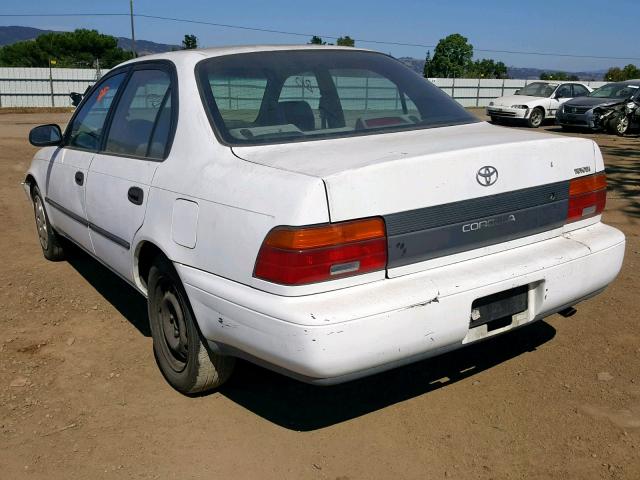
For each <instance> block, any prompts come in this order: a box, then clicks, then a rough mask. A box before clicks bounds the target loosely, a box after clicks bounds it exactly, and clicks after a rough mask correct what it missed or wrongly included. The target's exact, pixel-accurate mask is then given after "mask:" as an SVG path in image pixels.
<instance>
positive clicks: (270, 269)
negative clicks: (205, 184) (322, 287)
mask: <svg viewBox="0 0 640 480" xmlns="http://www.w3.org/2000/svg"><path fill="white" fill-rule="evenodd" d="M386 265H387V237H386V231H385V226H384V221H383V220H382V219H381V218H367V219H364V220H355V221H349V222H341V223H333V224H329V225H319V226H310V227H276V228H274V229H273V230H271V231H270V232H269V233H268V234H267V237H266V238H265V239H264V242H262V247H261V248H260V252H259V253H258V258H257V260H256V266H255V270H254V276H255V277H256V278H260V279H262V280H267V281H269V282H275V283H280V284H283V285H302V284H307V283H314V282H322V281H325V280H332V279H335V278H341V277H346V276H351V275H358V274H361V273H367V272H373V271H375V270H383V269H384V268H385V267H386Z"/></svg>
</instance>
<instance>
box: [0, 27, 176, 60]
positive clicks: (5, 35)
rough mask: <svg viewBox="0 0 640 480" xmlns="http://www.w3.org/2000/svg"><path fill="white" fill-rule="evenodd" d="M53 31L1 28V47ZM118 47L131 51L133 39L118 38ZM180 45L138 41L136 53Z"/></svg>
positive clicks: (28, 28) (169, 48) (161, 50)
mask: <svg viewBox="0 0 640 480" xmlns="http://www.w3.org/2000/svg"><path fill="white" fill-rule="evenodd" d="M52 31H53V30H41V29H39V28H31V27H20V26H10V27H2V26H0V46H2V45H11V44H12V43H16V42H21V41H23V40H33V39H35V38H37V37H38V36H40V35H42V34H44V33H50V32H52ZM117 38H118V46H119V47H120V48H122V49H124V50H131V39H129V38H125V37H117ZM180 48H181V47H180V45H167V44H165V43H156V42H151V41H149V40H136V51H137V52H138V55H150V54H152V53H164V52H170V51H171V50H179V49H180Z"/></svg>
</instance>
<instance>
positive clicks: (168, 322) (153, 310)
mask: <svg viewBox="0 0 640 480" xmlns="http://www.w3.org/2000/svg"><path fill="white" fill-rule="evenodd" d="M148 292H149V299H148V309H149V323H150V327H151V336H152V337H153V352H154V354H155V357H156V362H157V363H158V367H159V368H160V371H161V372H162V374H163V375H164V377H165V378H166V379H167V381H168V382H169V384H170V385H171V386H172V387H173V388H175V389H176V390H178V391H179V392H182V393H184V394H187V395H192V394H197V393H201V392H206V391H208V390H212V389H214V388H217V387H219V386H220V385H222V384H223V383H224V382H225V381H227V379H228V378H229V377H230V376H231V373H232V372H233V367H234V365H235V358H233V357H227V356H222V355H218V354H215V353H213V352H211V351H209V349H208V348H207V346H206V342H205V341H203V339H202V335H201V333H200V330H199V328H198V325H197V324H196V321H195V316H194V314H193V312H192V310H191V306H190V305H189V300H188V298H187V294H186V292H185V290H184V287H183V286H182V282H181V281H180V278H179V276H178V274H177V272H176V271H175V269H174V268H173V264H172V263H171V262H170V261H169V260H168V259H166V258H165V257H162V256H159V257H156V259H155V260H154V262H153V264H152V266H151V270H150V271H149V280H148Z"/></svg>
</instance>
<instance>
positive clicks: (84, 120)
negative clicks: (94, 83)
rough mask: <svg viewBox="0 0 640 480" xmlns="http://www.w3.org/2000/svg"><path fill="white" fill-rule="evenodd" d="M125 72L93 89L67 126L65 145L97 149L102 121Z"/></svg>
mask: <svg viewBox="0 0 640 480" xmlns="http://www.w3.org/2000/svg"><path fill="white" fill-rule="evenodd" d="M125 77H126V73H124V72H123V73H119V74H117V75H114V76H112V77H110V78H107V79H105V80H104V82H102V83H101V84H100V85H98V87H97V88H96V89H95V90H94V91H93V93H92V94H91V96H90V97H89V98H88V99H87V101H86V102H85V103H84V104H83V105H82V107H81V109H80V111H79V112H78V114H77V115H76V116H75V117H74V119H73V120H72V122H71V125H70V126H69V133H68V137H67V146H69V147H74V148H79V149H82V150H90V151H97V150H98V148H100V141H101V139H102V133H103V128H104V122H105V120H106V118H107V114H108V113H109V109H110V108H111V104H112V103H113V99H114V97H115V96H116V93H117V92H118V89H119V88H120V85H121V84H122V82H123V80H124V79H125Z"/></svg>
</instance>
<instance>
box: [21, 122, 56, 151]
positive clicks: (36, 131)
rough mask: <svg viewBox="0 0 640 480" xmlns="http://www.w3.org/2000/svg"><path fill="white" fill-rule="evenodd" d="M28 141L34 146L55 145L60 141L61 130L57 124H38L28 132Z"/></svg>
mask: <svg viewBox="0 0 640 480" xmlns="http://www.w3.org/2000/svg"><path fill="white" fill-rule="evenodd" d="M29 143H31V145H33V146H34V147H52V146H53V147H55V146H58V145H60V144H61V143H62V131H61V130H60V127H59V126H58V125H54V124H49V125H40V126H39V127H35V128H33V129H31V131H30V132H29Z"/></svg>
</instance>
